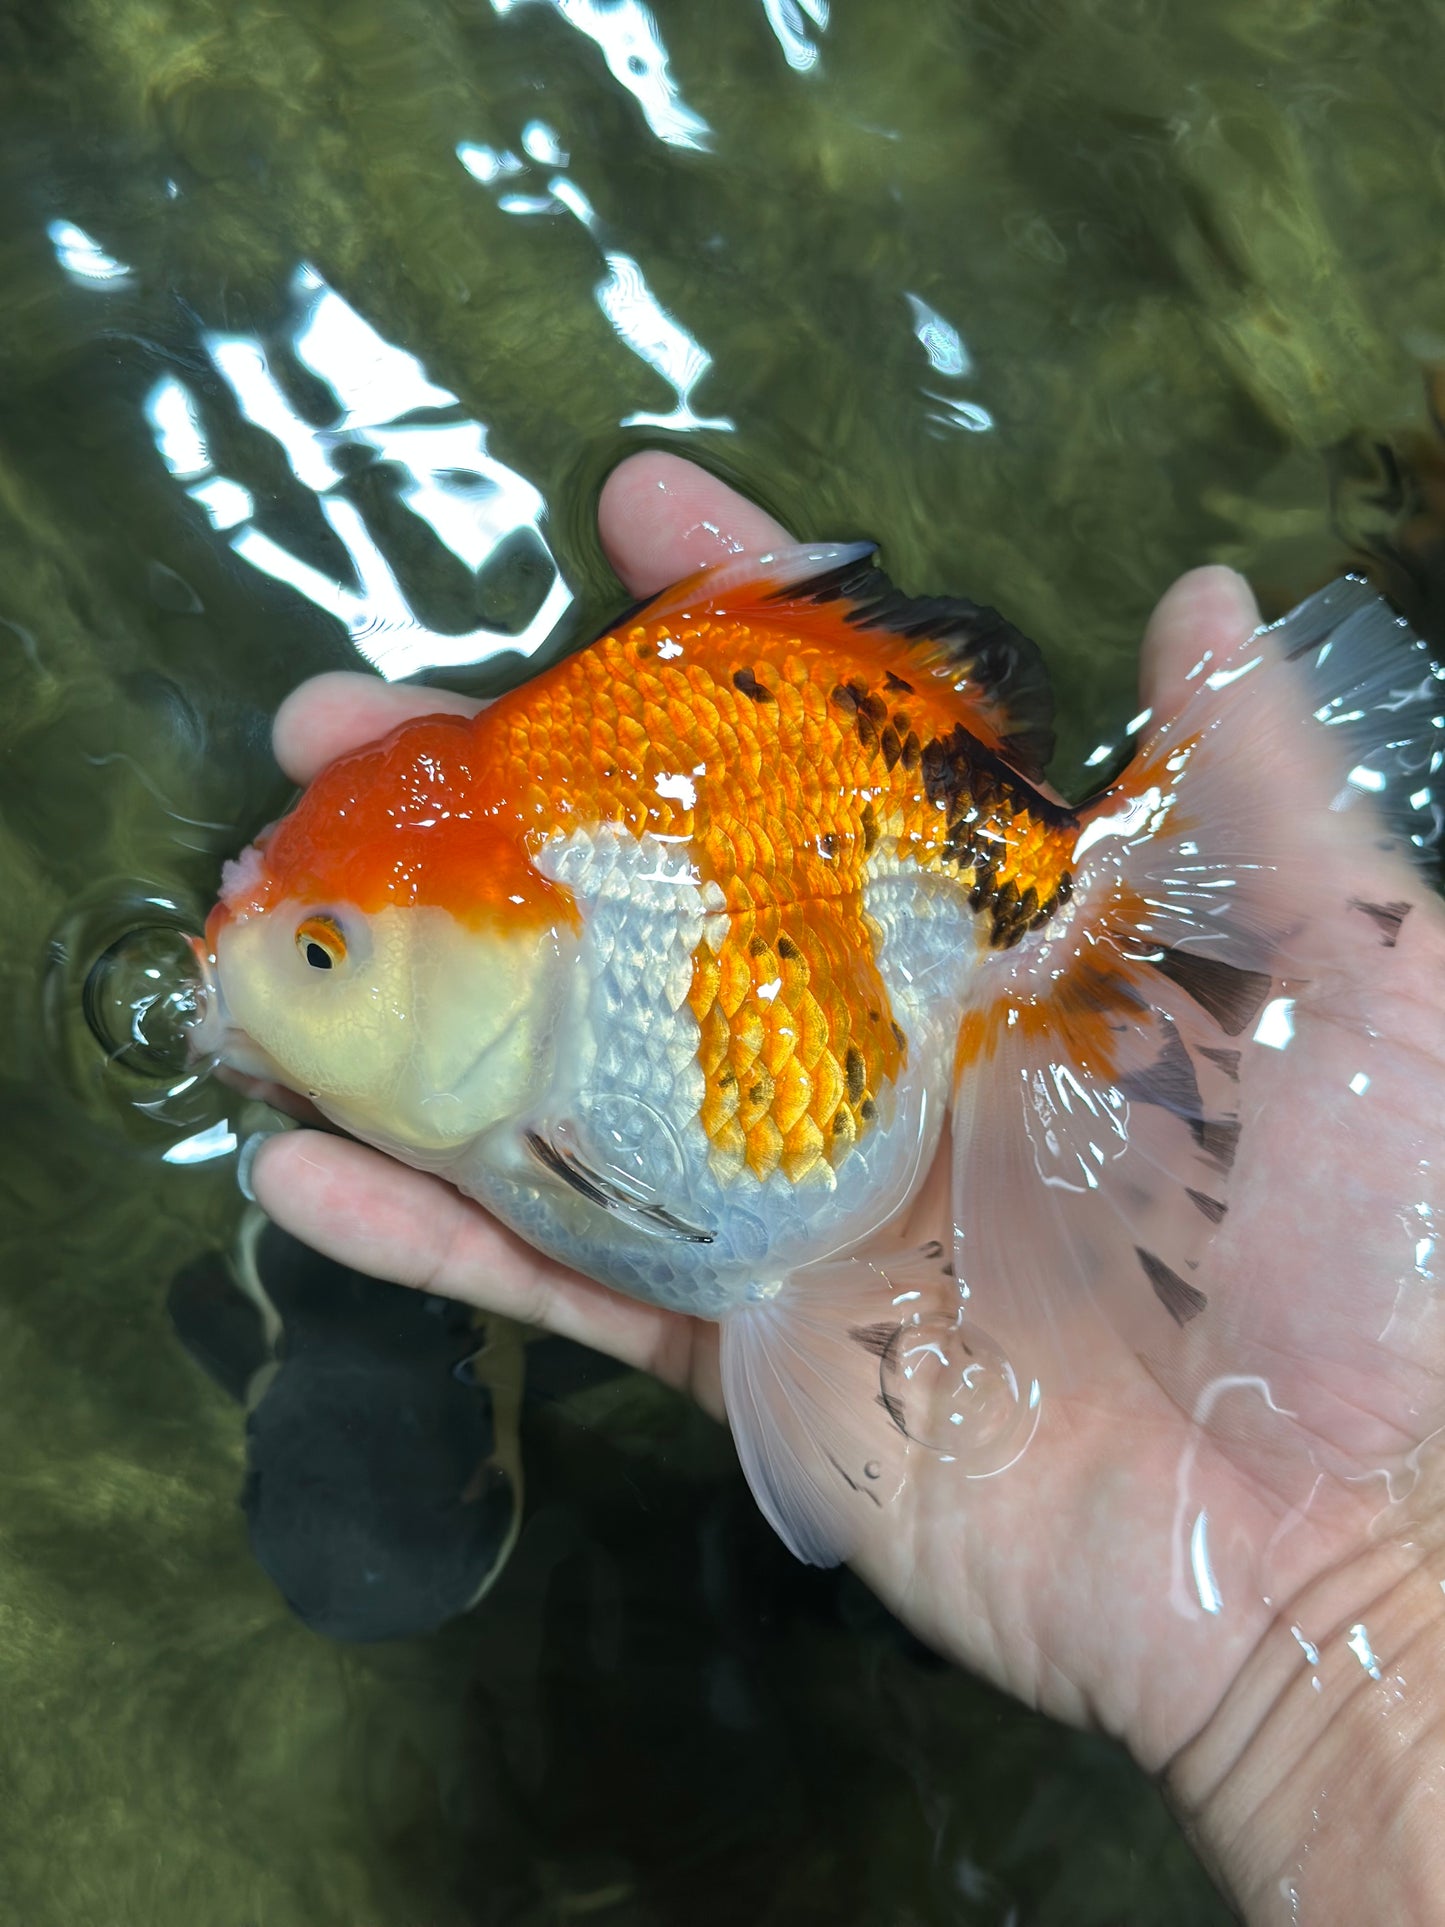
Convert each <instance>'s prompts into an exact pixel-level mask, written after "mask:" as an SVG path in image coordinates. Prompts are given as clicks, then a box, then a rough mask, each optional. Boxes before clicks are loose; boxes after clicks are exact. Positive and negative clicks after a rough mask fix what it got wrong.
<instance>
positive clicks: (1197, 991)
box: [1149, 950, 1274, 1037]
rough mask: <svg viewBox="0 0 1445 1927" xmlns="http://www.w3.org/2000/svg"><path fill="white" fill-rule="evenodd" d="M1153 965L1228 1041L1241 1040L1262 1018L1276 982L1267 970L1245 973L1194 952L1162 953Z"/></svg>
mask: <svg viewBox="0 0 1445 1927" xmlns="http://www.w3.org/2000/svg"><path fill="white" fill-rule="evenodd" d="M1149 961H1150V962H1151V963H1152V964H1153V966H1154V968H1155V969H1156V970H1157V971H1158V972H1159V974H1160V976H1161V977H1167V978H1168V979H1169V981H1170V982H1171V983H1175V984H1178V986H1179V988H1180V989H1181V990H1182V991H1183V992H1184V994H1185V995H1186V996H1187V997H1192V998H1193V999H1194V1001H1195V1003H1196V1004H1198V1006H1199V1008H1200V1009H1201V1010H1203V1011H1207V1012H1208V1013H1209V1015H1210V1016H1211V1017H1212V1018H1213V1019H1214V1021H1215V1023H1216V1024H1218V1026H1219V1028H1220V1029H1221V1030H1222V1031H1223V1032H1224V1034H1225V1036H1226V1037H1238V1035H1239V1033H1240V1032H1241V1031H1242V1030H1243V1029H1244V1027H1245V1025H1246V1024H1247V1023H1249V1021H1250V1019H1251V1018H1253V1017H1255V1016H1257V1015H1258V1013H1259V1011H1260V1009H1261V1007H1262V1005H1263V1003H1264V1000H1265V998H1266V997H1268V995H1269V991H1270V985H1271V984H1272V983H1273V981H1274V980H1273V978H1272V977H1271V976H1270V975H1269V972H1268V971H1266V970H1242V969H1241V968H1240V967H1239V965H1238V964H1232V963H1225V962H1224V961H1223V959H1222V958H1220V957H1201V956H1199V955H1198V954H1197V953H1196V952H1195V951H1192V950H1162V951H1161V952H1160V953H1159V955H1158V956H1157V957H1151V958H1150V959H1149Z"/></svg>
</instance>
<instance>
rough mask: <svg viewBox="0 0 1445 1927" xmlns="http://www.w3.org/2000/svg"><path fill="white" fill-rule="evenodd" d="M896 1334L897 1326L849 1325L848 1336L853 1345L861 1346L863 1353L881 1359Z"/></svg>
mask: <svg viewBox="0 0 1445 1927" xmlns="http://www.w3.org/2000/svg"><path fill="white" fill-rule="evenodd" d="M897 1334H898V1326H897V1325H896V1324H892V1325H887V1324H884V1325H850V1326H849V1328H848V1336H849V1337H850V1338H851V1339H852V1340H853V1343H854V1344H855V1345H861V1346H862V1347H863V1349H864V1351H865V1352H872V1354H873V1356H874V1357H875V1358H882V1357H883V1355H884V1354H885V1353H886V1352H887V1350H888V1348H889V1346H890V1345H891V1344H892V1343H893V1340H894V1338H895V1337H896V1336H897Z"/></svg>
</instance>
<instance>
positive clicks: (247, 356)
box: [145, 266, 572, 681]
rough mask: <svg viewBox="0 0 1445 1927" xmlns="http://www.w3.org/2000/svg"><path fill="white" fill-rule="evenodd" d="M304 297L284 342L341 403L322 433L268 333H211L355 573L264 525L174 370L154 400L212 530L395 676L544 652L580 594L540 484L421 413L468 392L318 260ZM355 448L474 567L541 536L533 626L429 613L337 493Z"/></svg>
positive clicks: (240, 393) (234, 387) (476, 437)
mask: <svg viewBox="0 0 1445 1927" xmlns="http://www.w3.org/2000/svg"><path fill="white" fill-rule="evenodd" d="M292 294H293V297H294V305H293V308H292V313H291V316H290V319H289V325H288V327H287V328H286V330H285V331H284V334H283V337H282V341H283V345H284V347H286V348H288V349H289V350H290V352H291V353H292V354H294V355H295V357H296V359H297V360H298V361H299V362H301V363H302V364H303V365H304V366H305V367H306V368H308V369H309V370H310V371H311V373H312V374H313V375H315V376H316V377H317V379H318V380H319V381H321V382H322V383H324V384H325V386H326V388H327V389H328V390H329V392H330V394H331V396H332V398H333V399H334V401H335V403H336V405H337V408H338V409H339V411H340V412H339V415H338V416H337V418H336V419H335V420H334V421H332V422H331V423H329V424H328V425H327V426H325V427H320V428H318V427H316V426H315V425H314V424H312V423H310V422H308V421H307V420H306V419H305V418H304V417H303V416H302V415H301V413H300V412H299V410H298V409H297V408H296V407H295V406H294V404H293V403H292V402H291V400H290V399H289V398H288V396H287V394H286V392H285V390H284V388H283V387H282V385H281V383H280V382H279V381H278V380H277V379H276V377H275V375H274V374H273V372H272V370H271V367H270V365H269V363H268V360H267V351H266V348H265V347H264V346H263V344H262V342H261V341H260V340H259V339H258V338H256V337H255V336H241V335H220V334H214V333H210V332H208V333H206V334H205V335H204V336H203V342H204V346H205V349H206V352H207V353H208V355H209V356H210V359H211V361H212V363H213V364H214V366H215V368H216V371H217V373H218V374H219V375H220V376H221V378H222V380H223V381H224V382H225V384H226V386H227V388H228V389H229V391H230V393H231V395H232V396H233V397H234V399H235V402H236V405H237V407H238V408H239V409H240V411H241V413H242V414H243V415H244V416H245V418H246V419H247V420H248V421H250V422H252V423H254V425H255V426H256V427H257V428H260V429H262V430H263V431H264V432H265V433H266V434H268V435H270V436H271V437H272V438H273V439H274V440H275V441H276V442H277V443H278V444H279V446H280V447H281V448H282V450H283V451H284V452H285V455H286V459H287V462H288V464H289V466H290V468H291V472H292V474H293V475H294V476H295V478H296V480H297V481H298V482H299V483H300V484H301V485H302V487H303V488H306V489H308V490H310V492H311V494H312V495H313V497H314V498H315V501H316V505H317V507H318V508H319V509H320V512H321V514H322V515H323V516H324V517H325V519H326V522H327V524H328V525H329V527H330V528H331V530H332V532H333V534H334V535H335V536H336V537H337V539H338V540H339V541H340V543H341V544H342V547H343V548H344V549H345V550H346V553H347V554H348V556H349V557H350V558H351V563H352V567H353V570H354V575H353V578H352V580H351V581H350V582H344V581H341V580H338V579H336V578H334V577H331V576H328V575H326V574H325V573H324V572H323V571H322V570H320V569H318V568H316V567H314V566H313V565H312V564H311V563H309V562H306V561H304V560H303V559H302V558H301V557H299V556H297V555H296V554H294V553H293V552H292V551H291V550H289V549H287V548H286V547H284V546H283V545H282V544H281V543H279V542H277V541H276V540H275V539H274V538H273V537H271V536H270V535H267V534H266V533H265V532H264V531H263V530H262V529H260V528H258V527H256V526H255V524H254V522H253V521H252V519H251V517H252V514H253V511H254V506H255V505H254V502H253V501H252V498H251V496H250V494H249V493H248V491H247V490H246V489H245V488H244V487H243V486H242V485H241V484H240V483H239V482H236V481H234V480H233V479H232V478H230V477H229V476H224V475H218V474H216V473H214V472H213V470H212V467H211V456H210V451H209V448H208V446H207V443H206V439H205V435H204V431H203V429H202V425H201V416H200V411H199V407H198V404H197V402H196V398H195V396H194V394H193V393H192V392H191V390H190V389H189V388H188V387H187V386H186V384H185V383H183V382H182V381H180V380H179V379H177V378H176V377H175V376H172V375H168V376H165V377H163V378H162V379H161V380H160V381H159V382H157V383H156V385H155V387H154V388H152V390H151V391H150V393H149V395H148V396H147V397H146V402H145V410H146V415H147V418H148V420H149V421H150V424H151V428H152V431H153V433H154V435H155V439H156V447H157V450H158V452H159V454H160V457H161V460H162V461H163V462H164V463H165V465H166V467H167V468H168V469H169V471H170V473H171V474H172V475H173V476H174V477H175V478H176V480H177V481H180V482H183V483H185V484H186V492H187V494H188V495H189V496H190V497H191V499H192V500H193V501H195V502H198V503H200V505H201V506H202V507H203V508H204V509H205V510H206V512H207V513H208V515H209V516H210V518H211V522H212V525H213V527H215V528H216V529H218V530H221V531H224V532H226V534H227V535H228V538H229V541H230V546H231V548H232V549H233V550H234V551H235V553H236V554H237V555H239V556H240V557H241V559H242V560H243V561H245V562H249V563H250V564H251V566H252V567H253V568H256V569H260V570H261V571H262V572H263V573H265V574H266V575H269V576H272V577H274V578H275V579H276V580H277V581H278V582H285V583H288V584H289V585H290V586H291V587H292V588H294V589H296V590H298V591H299V592H300V593H301V594H302V595H304V596H305V597H306V598H307V600H308V601H310V602H313V603H314V604H315V605H316V607H317V608H319V609H323V610H325V611H326V613H327V614H328V615H333V616H335V617H336V618H337V620H338V621H340V622H341V623H342V624H343V625H344V626H345V629H346V632H347V634H348V635H349V636H350V637H351V640H352V641H353V642H354V643H355V645H356V648H357V650H358V651H359V653H360V654H361V655H362V656H363V657H364V658H365V660H366V661H367V662H369V663H370V664H371V665H372V667H373V668H375V669H377V670H379V671H380V672H381V674H382V675H383V676H385V677H387V679H388V680H391V681H394V680H396V679H397V678H399V677H403V676H411V675H415V674H417V673H418V672H420V671H422V670H427V669H437V668H443V667H459V666H462V665H468V664H474V663H482V662H486V661H488V660H489V659H490V658H491V657H493V656H495V655H498V654H500V653H503V652H506V651H516V653H518V654H519V655H522V656H530V655H532V654H533V653H534V652H535V651H536V650H537V649H539V648H541V647H542V646H543V645H544V644H545V643H546V642H548V641H549V640H550V639H551V637H552V636H553V634H554V633H555V630H556V627H557V624H558V623H559V622H560V621H561V619H562V617H563V616H564V615H565V614H566V613H567V611H568V609H569V608H570V607H571V605H572V592H571V590H570V589H569V588H568V586H567V584H566V582H565V581H564V580H563V578H562V574H561V571H560V569H558V567H557V565H556V562H555V560H554V558H553V556H552V553H551V550H550V549H549V548H548V547H547V544H546V541H545V538H544V537H543V535H542V526H541V525H542V521H543V517H544V513H545V507H544V503H543V500H542V497H541V494H540V493H539V491H538V490H537V489H536V488H535V487H534V486H533V485H532V484H531V483H530V482H528V481H527V480H526V478H525V477H524V476H521V475H519V474H518V473H517V472H516V470H515V469H513V468H510V467H508V465H507V464H506V463H505V462H502V461H498V460H497V459H496V458H495V457H494V456H492V455H490V454H489V453H488V451H487V431H486V429H485V427H484V426H483V425H482V424H481V423H479V422H476V421H470V420H457V419H455V418H450V419H447V420H444V421H432V420H426V421H420V422H418V421H415V420H410V419H408V418H409V417H413V416H415V415H416V414H418V413H423V414H431V413H434V412H435V411H438V410H449V411H455V410H457V409H458V408H459V407H460V403H459V402H458V401H457V397H456V396H455V395H453V394H450V393H449V392H448V391H447V390H446V389H445V388H441V387H438V386H437V385H436V383H434V382H432V381H429V380H428V379H427V377H426V374H425V373H424V371H423V369H422V366H421V363H420V362H419V361H418V360H417V359H416V357H415V356H414V355H409V354H407V353H405V352H404V351H403V350H402V349H400V348H396V347H394V346H393V345H392V344H391V343H390V342H387V341H385V340H384V339H383V338H382V337H381V335H379V334H378V333H377V332H376V330H375V329H374V328H372V327H371V326H370V325H369V324H368V323H367V322H366V321H365V320H363V318H362V317H361V316H360V315H359V314H357V312H356V311H355V309H354V308H352V307H351V305H350V304H349V303H348V302H346V301H344V300H343V299H342V297H341V296H340V295H339V294H337V293H336V291H335V290H334V289H332V288H329V287H328V286H327V285H326V283H325V281H324V280H323V279H322V278H321V276H320V275H319V274H318V273H317V272H316V270H315V269H314V268H311V267H308V266H302V267H300V268H298V269H297V271H296V275H295V277H294V279H293V281H292ZM347 448H350V449H359V450H363V451H365V452H366V453H367V454H368V455H371V456H373V457H375V459H376V460H378V461H380V462H383V463H386V464H387V465H388V466H389V467H390V468H391V469H392V470H393V471H394V472H395V473H396V474H397V475H398V476H399V477H400V478H401V479H400V481H399V483H398V487H397V494H398V497H399V499H400V500H401V501H402V502H403V503H404V504H405V506H406V507H407V508H408V509H409V510H410V511H411V513H412V514H413V515H415V516H416V517H417V518H418V519H419V520H420V521H421V522H423V523H425V524H426V526H427V527H428V528H429V529H431V531H432V533H433V534H434V535H435V536H436V537H437V539H438V540H439V541H440V542H441V543H443V544H444V545H445V547H446V548H448V549H450V551H451V552H452V554H453V555H455V556H456V557H457V559H458V560H459V561H460V562H462V563H463V564H464V565H465V566H466V567H467V568H468V569H470V570H471V571H472V572H473V574H474V575H480V574H481V572H482V570H483V569H485V567H486V565H487V563H488V562H489V561H491V559H492V557H493V556H494V555H495V554H496V552H497V550H498V549H499V548H500V547H501V545H502V544H503V543H504V542H507V541H509V540H510V539H511V538H513V537H514V536H516V535H517V534H518V533H522V532H524V533H525V534H526V535H527V536H528V537H529V538H531V539H532V540H533V541H534V542H535V543H536V545H537V547H538V548H539V550H540V551H541V553H542V554H543V555H544V556H545V558H546V562H547V566H548V569H549V571H550V575H551V582H550V586H549V587H548V589H547V591H546V593H545V595H544V596H543V598H542V600H541V602H540V604H539V605H538V607H537V609H536V610H535V612H534V614H533V615H532V616H531V617H530V619H529V620H528V621H527V623H526V624H525V626H524V627H523V628H522V629H521V630H520V631H518V632H515V633H512V632H508V631H502V630H497V629H492V628H488V627H484V626H483V627H478V628H475V629H471V630H468V631H466V632H465V633H463V634H460V635H443V634H441V633H440V632H439V631H437V630H436V629H433V628H429V627H428V626H427V625H426V624H425V623H424V622H422V621H421V620H420V619H419V617H418V616H417V615H416V614H415V612H414V611H413V610H412V608H411V607H410V605H409V603H408V601H407V598H406V595H405V592H404V591H403V589H402V587H401V585H400V583H399V582H398V581H397V578H396V575H395V573H394V571H393V570H392V568H391V567H390V565H389V564H388V562H387V560H386V557H385V555H384V554H383V552H382V549H381V547H380V545H379V543H378V542H377V540H376V538H375V537H374V535H373V534H372V532H371V531H370V529H369V528H368V527H367V524H366V520H365V517H364V516H363V515H362V513H361V511H360V510H359V509H358V508H357V506H356V505H355V503H354V502H352V501H350V500H348V499H347V497H346V496H345V495H344V494H341V493H340V492H338V485H339V484H342V483H344V481H345V479H346V474H347V471H346V470H345V469H343V468H342V467H341V466H340V465H339V463H338V460H337V457H338V455H339V453H340V452H341V451H342V450H344V449H347ZM232 531H235V532H234V533H232Z"/></svg>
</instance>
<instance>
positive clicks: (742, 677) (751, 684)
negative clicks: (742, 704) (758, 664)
mask: <svg viewBox="0 0 1445 1927" xmlns="http://www.w3.org/2000/svg"><path fill="white" fill-rule="evenodd" d="M733 687H734V688H735V689H740V690H741V691H742V692H743V694H744V695H745V696H749V697H751V698H752V700H753V701H754V702H755V703H771V702H776V701H777V698H776V696H774V694H773V692H772V690H771V689H769V688H767V687H766V685H765V684H763V683H760V682H759V681H758V679H757V676H756V675H755V674H754V673H753V671H752V670H751V669H735V670H734V671H733Z"/></svg>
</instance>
